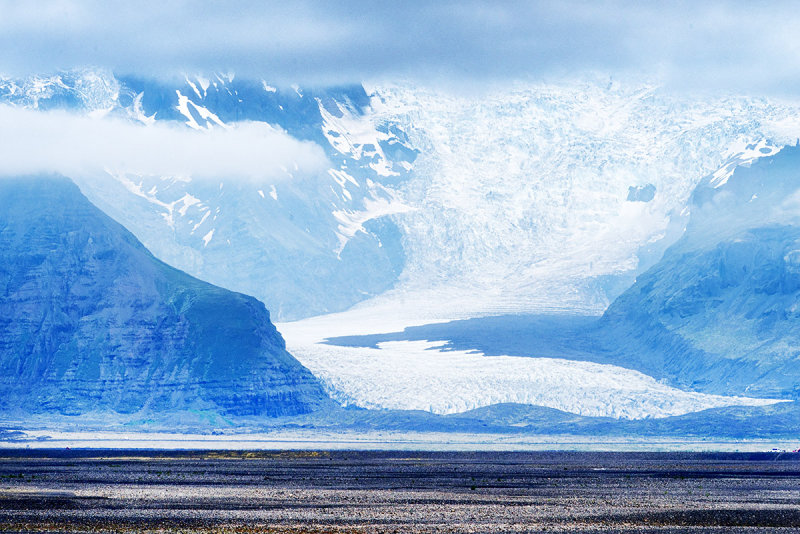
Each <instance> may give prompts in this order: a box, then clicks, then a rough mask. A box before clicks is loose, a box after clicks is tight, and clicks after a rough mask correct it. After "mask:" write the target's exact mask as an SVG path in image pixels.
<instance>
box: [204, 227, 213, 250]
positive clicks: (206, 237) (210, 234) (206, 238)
mask: <svg viewBox="0 0 800 534" xmlns="http://www.w3.org/2000/svg"><path fill="white" fill-rule="evenodd" d="M213 237H214V229H213V228H212V229H211V231H209V232H208V233H207V234H206V235H204V236H203V246H204V247H207V246H208V244H209V243H210V242H211V238H213Z"/></svg>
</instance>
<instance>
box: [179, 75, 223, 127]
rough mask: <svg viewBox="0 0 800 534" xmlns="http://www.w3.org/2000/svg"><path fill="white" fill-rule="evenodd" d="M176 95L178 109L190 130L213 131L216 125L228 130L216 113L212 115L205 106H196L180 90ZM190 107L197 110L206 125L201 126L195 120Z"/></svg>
mask: <svg viewBox="0 0 800 534" xmlns="http://www.w3.org/2000/svg"><path fill="white" fill-rule="evenodd" d="M187 81H188V80H187ZM195 90H196V89H195ZM175 93H176V94H177V95H178V105H177V106H176V109H177V110H178V111H179V112H180V113H181V115H183V116H184V117H186V124H187V125H188V126H189V127H190V128H193V129H195V130H204V129H211V128H213V126H214V124H216V125H217V126H220V127H222V128H227V127H228V126H227V125H226V124H225V123H224V122H222V121H221V120H220V118H219V117H217V116H216V115H215V114H214V113H212V112H211V111H209V110H208V109H207V108H205V107H203V106H201V105H199V104H195V103H194V102H192V101H191V100H190V99H189V97H188V96H184V95H183V94H182V93H181V92H180V91H179V90H177V89H176V90H175ZM189 106H191V107H192V108H193V109H194V110H195V112H196V113H197V114H198V115H199V116H200V117H201V118H202V119H204V120H205V124H203V125H201V124H198V123H197V120H196V119H195V117H194V115H192V112H191V111H189Z"/></svg>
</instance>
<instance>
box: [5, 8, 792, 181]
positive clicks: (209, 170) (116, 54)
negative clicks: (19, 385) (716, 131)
mask: <svg viewBox="0 0 800 534" xmlns="http://www.w3.org/2000/svg"><path fill="white" fill-rule="evenodd" d="M798 28H800V10H798V9H796V5H794V4H792V3H790V2H780V1H775V2H768V3H767V2H756V1H750V2H739V1H728V2H719V1H707V2H683V1H674V2H666V1H664V2H602V1H575V0H560V1H552V2H536V1H519V2H515V1H499V0H498V1H491V2H490V1H486V2H478V1H474V0H459V1H450V0H442V1H429V0H406V1H397V2H389V1H377V0H373V1H369V2H366V1H361V0H349V1H330V0H320V1H308V0H305V1H304V0H298V1H292V2H285V1H281V2H277V1H248V0H244V1H239V2H223V1H204V0H192V1H191V2H189V1H181V0H176V1H169V2H165V1H163V0H158V1H151V0H139V1H136V2H130V1H127V2H121V1H102V0H100V1H94V0H85V1H77V0H41V1H37V2H18V1H7V0H0V50H2V51H3V53H2V54H0V77H1V76H9V77H14V78H25V77H28V76H31V75H46V74H51V73H54V72H57V71H59V70H69V69H75V68H84V67H96V68H101V69H106V70H108V71H111V72H113V73H115V74H117V75H135V76H140V77H145V78H172V77H174V78H176V79H178V80H182V79H183V77H184V75H185V74H189V75H191V74H198V73H205V74H208V73H211V72H233V73H235V74H236V75H237V76H242V77H252V78H261V79H265V80H268V81H269V82H270V84H273V85H278V86H281V85H283V86H289V85H291V84H294V83H298V84H300V85H303V86H314V85H330V84H349V83H360V82H386V81H388V82H391V81H394V80H401V81H411V82H414V83H417V84H431V85H439V86H445V87H446V88H447V89H449V90H453V91H461V90H470V89H469V88H480V87H486V86H495V87H496V86H497V84H501V85H502V84H503V83H507V82H517V81H523V82H525V81H527V82H531V81H532V82H548V81H556V82H557V81H559V80H561V79H563V78H565V77H567V78H572V77H581V76H584V75H587V74H590V75H593V76H594V75H597V74H600V75H603V76H609V77H612V78H613V77H620V78H625V77H629V76H633V77H634V78H638V79H642V78H645V79H647V81H648V82H655V83H657V84H659V85H661V86H662V87H664V88H667V89H668V88H670V87H671V88H672V89H674V90H691V91H696V90H703V91H712V92H720V91H723V92H726V93H729V92H733V93H739V94H745V95H749V96H752V95H765V96H789V97H791V98H792V99H796V93H797V89H798V87H800V38H798V31H797V29H798ZM465 88H466V89H465ZM265 128H266V127H265V126H264V125H261V126H259V125H253V124H239V125H236V126H233V127H231V128H229V129H217V130H216V131H214V132H213V133H209V134H208V135H206V136H205V137H203V136H201V135H198V134H197V133H196V132H192V131H189V130H188V129H186V128H172V127H169V126H164V125H158V126H156V127H155V128H150V129H148V131H147V132H145V126H144V125H142V124H135V123H130V122H124V121H122V120H116V119H113V118H101V119H99V120H97V119H87V118H85V117H78V116H74V115H70V114H69V113H52V112H51V113H44V114H36V113H34V112H31V111H26V110H21V109H12V108H8V107H3V106H0V161H2V162H3V164H2V167H0V174H25V173H38V172H60V173H62V174H67V175H71V174H76V173H87V172H89V173H95V172H101V171H102V169H103V168H126V169H128V170H129V171H131V172H137V173H140V174H162V175H174V174H190V175H193V176H198V177H200V176H203V175H209V176H211V175H214V174H225V175H228V176H240V177H244V178H246V179H256V180H269V181H272V180H277V179H279V178H280V174H281V173H280V167H281V166H282V165H285V164H286V161H306V162H308V164H307V167H308V169H306V170H308V172H316V171H318V170H319V169H322V168H323V167H325V165H326V161H325V158H324V155H323V154H322V150H321V149H320V148H319V147H317V146H313V145H311V144H308V143H301V142H300V141H298V140H296V139H293V138H292V137H291V136H289V135H288V134H286V133H285V132H281V131H274V130H269V131H268V130H267V129H265Z"/></svg>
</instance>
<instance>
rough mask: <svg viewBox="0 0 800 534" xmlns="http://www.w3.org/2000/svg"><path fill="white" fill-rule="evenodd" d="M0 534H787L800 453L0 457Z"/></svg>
mask: <svg viewBox="0 0 800 534" xmlns="http://www.w3.org/2000/svg"><path fill="white" fill-rule="evenodd" d="M0 531H6V532H398V533H407V532H669V533H672V532H693V533H694V532H719V533H723V532H724V533H729V532H730V533H739V532H800V455H797V454H785V453H784V454H779V453H775V454H773V453H765V454H687V453H566V452H552V453H539V452H534V453H528V452H526V453H503V452H491V453H488V452H486V453H484V452H481V453H475V452H465V453H458V452H456V453H453V452H442V453H436V452H424V453H416V452H411V453H410V452H352V451H342V452H323V451H320V452H202V451H198V452H164V451H148V452H141V451H120V450H114V451H0Z"/></svg>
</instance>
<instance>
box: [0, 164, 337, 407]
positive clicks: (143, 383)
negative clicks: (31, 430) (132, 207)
mask: <svg viewBox="0 0 800 534" xmlns="http://www.w3.org/2000/svg"><path fill="white" fill-rule="evenodd" d="M329 402H330V401H329V400H328V398H327V396H326V395H325V394H324V393H323V391H322V389H321V387H320V385H319V383H318V381H317V380H316V379H315V378H314V376H313V375H312V374H311V373H310V372H309V371H308V370H307V369H306V368H304V367H303V366H302V365H301V364H300V363H299V362H297V361H296V360H295V359H294V358H293V357H292V356H291V355H289V353H287V352H286V350H285V344H284V341H283V338H282V337H281V336H280V334H279V333H278V332H277V330H276V329H275V327H274V326H273V325H272V323H271V322H270V317H269V313H268V312H267V310H266V308H265V307H264V305H263V304H262V303H261V302H259V301H258V300H256V299H254V298H252V297H249V296H246V295H243V294H239V293H234V292H231V291H228V290H225V289H222V288H219V287H215V286H213V285H211V284H208V283H206V282H202V281H200V280H197V279H196V278H193V277H191V276H189V275H187V274H185V273H183V272H181V271H179V270H177V269H174V268H172V267H170V266H168V265H166V264H165V263H163V262H161V261H159V260H157V259H156V258H155V257H153V255H152V254H151V253H150V252H149V251H148V250H147V249H146V248H145V247H144V246H143V245H142V244H141V243H140V242H139V241H138V240H137V239H136V238H135V237H134V236H133V235H132V234H131V233H130V232H128V231H127V230H125V229H124V228H123V227H122V226H121V225H120V224H118V223H117V222H115V221H114V220H112V219H111V218H110V217H108V216H107V215H105V214H104V213H102V212H101V211H100V210H99V209H97V208H96V207H95V206H93V205H92V204H91V203H90V202H89V201H88V200H87V199H86V198H85V197H84V196H83V195H82V194H81V193H80V191H79V189H78V188H77V187H76V186H75V185H74V184H73V183H72V182H70V181H69V180H68V179H66V178H62V177H55V176H35V177H19V178H4V179H0V411H2V412H5V413H6V414H9V413H19V412H22V413H26V412H28V413H51V414H65V415H77V414H84V413H88V412H91V413H98V412H99V413H103V412H108V413H111V412H117V413H122V414H134V413H161V412H165V411H167V412H175V411H178V412H180V411H194V412H208V413H216V414H219V415H222V416H249V415H256V416H282V415H294V414H302V413H307V412H311V411H313V410H316V409H318V408H320V407H324V406H328V405H329Z"/></svg>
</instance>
